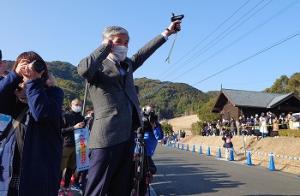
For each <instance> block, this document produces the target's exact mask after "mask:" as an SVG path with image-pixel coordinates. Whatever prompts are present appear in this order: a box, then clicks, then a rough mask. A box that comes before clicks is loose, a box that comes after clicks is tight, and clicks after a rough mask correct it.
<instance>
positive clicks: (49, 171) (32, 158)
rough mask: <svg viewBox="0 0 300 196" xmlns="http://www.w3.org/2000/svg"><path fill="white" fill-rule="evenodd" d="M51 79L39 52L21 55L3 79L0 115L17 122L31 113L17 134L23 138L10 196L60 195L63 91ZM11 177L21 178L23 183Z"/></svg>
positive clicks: (15, 157)
mask: <svg viewBox="0 0 300 196" xmlns="http://www.w3.org/2000/svg"><path fill="white" fill-rule="evenodd" d="M47 78H48V71H47V66H46V63H45V62H44V60H43V59H42V58H41V57H40V56H39V55H38V54H37V53H35V52H24V53H22V54H20V55H19V56H18V58H17V60H16V63H15V65H14V68H13V71H11V72H10V73H9V74H8V75H7V76H6V77H5V78H2V79H1V80H0V113H4V114H8V115H11V116H12V117H13V118H14V119H16V118H17V117H18V116H19V114H20V113H21V112H22V111H26V110H27V112H26V114H25V115H24V117H23V118H22V120H21V123H20V124H19V126H18V127H17V129H16V131H15V133H16V135H18V134H20V135H21V136H23V137H21V138H22V140H21V141H22V142H16V145H14V151H13V152H12V153H13V156H12V157H13V159H12V163H11V164H12V165H13V172H12V173H13V174H12V175H11V176H9V178H8V179H4V181H5V180H6V181H8V183H9V189H8V195H19V196H57V192H58V188H59V175H60V163H61V154H62V140H61V135H60V120H61V108H62V104H63V91H62V90H61V89H60V88H58V87H55V86H52V85H47V84H46V80H47ZM27 108H28V109H27ZM3 166H4V168H6V167H8V166H7V165H3ZM11 177H13V178H12V179H18V177H19V183H15V180H11ZM0 194H1V195H3V194H2V192H0Z"/></svg>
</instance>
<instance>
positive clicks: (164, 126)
mask: <svg viewBox="0 0 300 196" xmlns="http://www.w3.org/2000/svg"><path fill="white" fill-rule="evenodd" d="M161 128H162V130H163V132H164V135H172V134H173V127H172V125H170V124H169V123H168V122H163V123H162V124H161Z"/></svg>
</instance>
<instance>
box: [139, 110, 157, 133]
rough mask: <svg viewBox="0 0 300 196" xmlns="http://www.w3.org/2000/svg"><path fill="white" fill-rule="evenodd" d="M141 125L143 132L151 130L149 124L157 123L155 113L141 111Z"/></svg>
mask: <svg viewBox="0 0 300 196" xmlns="http://www.w3.org/2000/svg"><path fill="white" fill-rule="evenodd" d="M142 120H143V123H144V130H145V131H147V130H152V126H151V124H153V123H155V122H157V121H158V116H157V115H156V114H155V111H146V110H144V111H143V118H142Z"/></svg>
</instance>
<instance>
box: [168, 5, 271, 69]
mask: <svg viewBox="0 0 300 196" xmlns="http://www.w3.org/2000/svg"><path fill="white" fill-rule="evenodd" d="M264 1H265V0H261V1H259V2H258V3H257V4H255V5H254V6H253V7H252V8H251V9H250V10H248V11H247V12H246V13H245V14H243V15H242V16H241V17H240V18H238V19H237V20H236V21H234V22H233V24H231V25H230V26H229V27H227V28H226V29H225V30H224V31H222V32H221V33H220V34H218V35H217V37H215V38H214V39H213V40H211V41H209V42H208V43H207V44H206V45H205V46H204V47H202V48H200V49H199V50H196V51H193V50H192V52H193V55H192V56H191V57H190V58H188V59H187V60H186V61H184V63H182V64H188V63H190V62H191V61H193V60H195V59H196V58H195V57H196V56H198V57H199V56H200V55H202V54H203V52H202V51H205V50H206V49H207V48H209V47H210V46H211V45H212V44H214V45H216V44H217V43H218V39H219V38H220V37H222V36H223V35H224V34H225V33H227V35H229V34H230V33H231V32H232V31H234V30H236V29H237V28H238V27H240V26H241V25H242V24H243V23H245V22H246V21H247V20H249V19H250V18H251V17H253V16H254V15H255V14H256V13H258V12H259V11H260V10H261V9H263V8H264V7H265V6H266V5H267V4H269V3H270V2H271V1H272V0H270V1H269V2H268V3H267V4H266V5H265V6H263V7H262V8H261V9H259V10H258V11H256V12H255V13H254V14H253V15H251V16H250V17H248V18H247V19H246V20H244V21H242V23H240V21H241V20H243V19H244V18H245V17H247V16H248V15H249V14H251V13H252V12H253V11H254V10H255V9H256V8H257V7H258V6H259V5H260V4H262V3H263V2H264ZM237 24H238V25H237ZM236 25H237V27H236V28H235V29H233V30H232V31H230V29H232V28H233V27H234V26H236ZM228 31H230V32H229V33H228ZM227 35H226V36H227ZM226 36H225V37H226ZM225 37H224V36H223V39H224V38H225ZM216 41H217V42H216ZM220 41H221V40H220ZM214 45H213V46H214ZM199 53H200V54H199ZM176 64H178V63H176ZM174 65H175V64H174ZM174 65H173V67H172V68H173V70H172V71H171V72H170V73H173V72H174V71H178V70H180V69H182V68H184V67H183V66H181V67H180V64H179V66H178V65H177V66H174ZM177 67H178V68H177ZM175 68H176V69H175ZM169 71H170V70H169ZM166 73H167V72H166ZM170 73H169V74H170Z"/></svg>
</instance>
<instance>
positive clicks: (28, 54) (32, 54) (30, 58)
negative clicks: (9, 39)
mask: <svg viewBox="0 0 300 196" xmlns="http://www.w3.org/2000/svg"><path fill="white" fill-rule="evenodd" d="M23 59H26V60H27V61H28V63H31V62H33V61H35V60H39V61H41V62H42V63H44V64H45V67H46V68H45V71H44V73H43V74H42V79H43V80H44V81H46V80H47V79H48V68H47V65H46V62H45V61H44V60H43V59H42V57H41V56H40V55H39V54H38V53H36V52H33V51H28V52H23V53H21V54H20V55H19V56H18V57H17V60H16V62H15V64H14V65H13V70H15V69H16V68H17V66H18V64H19V63H20V62H21V60H23Z"/></svg>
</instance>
